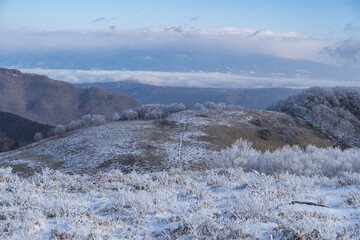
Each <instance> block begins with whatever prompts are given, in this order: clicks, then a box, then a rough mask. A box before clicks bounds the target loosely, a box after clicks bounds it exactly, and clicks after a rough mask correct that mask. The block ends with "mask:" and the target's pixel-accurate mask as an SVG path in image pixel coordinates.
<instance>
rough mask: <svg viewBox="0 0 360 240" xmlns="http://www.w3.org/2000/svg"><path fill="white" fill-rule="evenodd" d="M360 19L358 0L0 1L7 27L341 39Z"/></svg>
mask: <svg viewBox="0 0 360 240" xmlns="http://www.w3.org/2000/svg"><path fill="white" fill-rule="evenodd" d="M96 19H98V20H97V21H96ZM359 23H360V1H357V0H342V1H341V0H321V1H320V0H301V1H295V0H271V1H270V0H222V1H219V0H218V1H214V0H202V1H201V0H198V1H196V0H157V1H149V0H136V1H111V0H108V1H100V0H97V1H96V0H77V1H70V0H47V1H40V0H32V1H29V0H0V28H1V29H7V30H9V29H12V30H16V29H21V30H29V31H31V30H36V31H44V30H45V31H49V30H50V31H58V30H85V29H86V30H92V29H93V30H96V29H105V28H108V27H109V26H114V27H115V28H116V29H139V28H147V27H153V26H164V25H186V26H197V27H238V28H253V29H260V30H272V31H275V32H298V33H300V34H303V35H310V36H322V37H329V38H334V39H341V38H348V37H353V36H359V34H360V33H359V31H357V30H359V28H360V24H359ZM346 26H348V27H347V28H346ZM345 29H347V30H345Z"/></svg>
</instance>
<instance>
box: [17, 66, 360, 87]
mask: <svg viewBox="0 0 360 240" xmlns="http://www.w3.org/2000/svg"><path fill="white" fill-rule="evenodd" d="M22 71H23V72H27V73H37V74H42V75H47V76H49V77H50V78H53V79H56V80H63V81H67V82H71V83H95V82H113V81H124V80H134V81H137V82H141V83H144V84H151V85H156V86H188V87H212V88H230V87H231V88H262V87H264V88H265V87H289V88H306V87H311V86H322V87H335V86H347V87H360V82H359V81H335V80H331V79H321V78H319V79H316V78H315V79H314V78H311V77H307V76H306V75H298V76H296V77H292V78H290V77H284V76H279V75H276V76H267V77H256V76H252V75H250V74H229V73H219V72H211V73H207V72H187V73H186V72H154V71H100V70H87V71H85V70H64V69H22Z"/></svg>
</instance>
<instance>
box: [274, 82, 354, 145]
mask: <svg viewBox="0 0 360 240" xmlns="http://www.w3.org/2000/svg"><path fill="white" fill-rule="evenodd" d="M268 110H272V111H280V112H285V113H288V114H291V115H295V116H297V117H300V118H302V119H304V120H305V121H307V122H308V123H310V124H312V125H313V126H314V127H316V128H318V129H320V130H321V131H322V132H323V133H324V134H327V135H329V136H331V137H333V138H334V139H335V140H336V141H338V142H339V143H341V144H345V145H348V146H358V147H360V137H359V136H360V119H359V116H360V92H359V91H357V90H355V89H351V88H344V87H336V88H320V87H313V88H309V89H306V90H303V91H301V92H300V93H298V94H296V95H294V96H289V97H287V98H285V99H282V100H280V101H278V102H277V103H275V104H273V105H271V106H269V107H268Z"/></svg>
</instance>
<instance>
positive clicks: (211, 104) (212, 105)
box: [194, 102, 243, 110]
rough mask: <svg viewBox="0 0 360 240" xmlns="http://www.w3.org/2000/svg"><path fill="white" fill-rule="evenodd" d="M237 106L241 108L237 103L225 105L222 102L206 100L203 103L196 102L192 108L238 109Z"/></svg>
mask: <svg viewBox="0 0 360 240" xmlns="http://www.w3.org/2000/svg"><path fill="white" fill-rule="evenodd" d="M238 108H243V107H242V106H239V105H226V104H225V103H223V102H220V103H214V102H206V103H205V104H201V103H196V104H195V105H194V109H195V110H206V109H207V110H215V109H220V110H221V109H238Z"/></svg>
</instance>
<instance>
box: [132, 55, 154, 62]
mask: <svg viewBox="0 0 360 240" xmlns="http://www.w3.org/2000/svg"><path fill="white" fill-rule="evenodd" d="M135 59H137V60H143V61H152V60H154V59H153V58H152V57H151V56H137V57H135Z"/></svg>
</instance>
